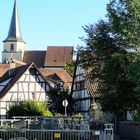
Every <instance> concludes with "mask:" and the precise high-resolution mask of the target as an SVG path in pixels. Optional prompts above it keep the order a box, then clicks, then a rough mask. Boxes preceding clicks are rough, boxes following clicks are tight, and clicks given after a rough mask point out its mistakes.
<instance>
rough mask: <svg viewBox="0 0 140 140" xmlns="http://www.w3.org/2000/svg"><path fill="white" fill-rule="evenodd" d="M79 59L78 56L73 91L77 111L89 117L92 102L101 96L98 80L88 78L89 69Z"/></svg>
mask: <svg viewBox="0 0 140 140" xmlns="http://www.w3.org/2000/svg"><path fill="white" fill-rule="evenodd" d="M78 59H79V58H78V56H77V60H76V66H75V73H74V76H73V83H72V91H71V93H72V97H73V99H74V101H75V107H74V108H75V111H76V112H77V113H81V114H82V115H83V116H84V117H88V116H89V109H90V107H91V104H92V103H93V102H94V101H95V100H96V99H97V98H98V97H99V94H97V93H96V89H97V82H96V81H93V80H91V79H90V78H88V73H89V71H87V70H85V69H84V68H83V67H82V64H79V61H78Z"/></svg>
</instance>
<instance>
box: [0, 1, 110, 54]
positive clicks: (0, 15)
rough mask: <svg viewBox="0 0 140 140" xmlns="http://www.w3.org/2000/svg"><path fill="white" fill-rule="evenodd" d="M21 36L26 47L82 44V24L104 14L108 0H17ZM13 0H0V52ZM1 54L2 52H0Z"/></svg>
mask: <svg viewBox="0 0 140 140" xmlns="http://www.w3.org/2000/svg"><path fill="white" fill-rule="evenodd" d="M17 2H18V11H19V17H20V26H21V31H22V36H23V39H24V41H25V42H26V44H27V50H46V48H47V46H50V45H54V46H57V45H59V46H60V45H62V46H67V45H70V46H74V47H75V48H76V47H77V45H83V44H84V43H83V42H82V41H81V40H80V39H79V37H81V36H84V35H85V34H84V31H83V29H82V26H83V25H88V24H94V23H96V22H97V21H98V20H99V19H103V18H105V14H106V4H107V3H108V2H109V0H17ZM13 4H14V0H0V19H1V20H0V21H1V22H0V52H1V51H2V49H3V43H2V41H3V40H4V39H5V38H6V37H7V34H8V30H9V25H10V20H11V16H12V10H13ZM0 56H1V55H0Z"/></svg>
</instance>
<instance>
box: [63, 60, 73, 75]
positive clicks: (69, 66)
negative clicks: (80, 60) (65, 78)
mask: <svg viewBox="0 0 140 140" xmlns="http://www.w3.org/2000/svg"><path fill="white" fill-rule="evenodd" d="M74 65H75V62H74V61H73V60H70V61H68V62H67V63H66V64H65V65H64V67H65V69H66V70H67V71H68V72H69V73H70V74H73V73H74Z"/></svg>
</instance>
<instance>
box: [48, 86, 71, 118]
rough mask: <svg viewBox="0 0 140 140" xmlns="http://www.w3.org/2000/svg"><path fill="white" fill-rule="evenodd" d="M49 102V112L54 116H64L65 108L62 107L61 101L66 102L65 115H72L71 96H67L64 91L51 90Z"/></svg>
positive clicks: (66, 92) (67, 93)
mask: <svg viewBox="0 0 140 140" xmlns="http://www.w3.org/2000/svg"><path fill="white" fill-rule="evenodd" d="M50 95H52V97H51V99H52V100H51V102H50V103H49V105H48V108H49V110H50V111H51V112H52V113H53V114H54V115H55V114H65V107H64V106H63V104H62V102H63V100H65V99H66V100H67V101H68V106H67V114H68V115H72V114H73V113H74V112H73V99H72V96H71V95H70V94H69V92H68V91H67V90H66V91H65V90H64V89H63V90H62V89H61V90H60V89H59V90H57V89H53V90H51V91H50Z"/></svg>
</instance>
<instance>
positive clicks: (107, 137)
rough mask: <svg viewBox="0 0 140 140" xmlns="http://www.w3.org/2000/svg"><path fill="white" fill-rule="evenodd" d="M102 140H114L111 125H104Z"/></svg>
mask: <svg viewBox="0 0 140 140" xmlns="http://www.w3.org/2000/svg"><path fill="white" fill-rule="evenodd" d="M104 140H114V132H113V124H111V123H109V124H105V130H104Z"/></svg>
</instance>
